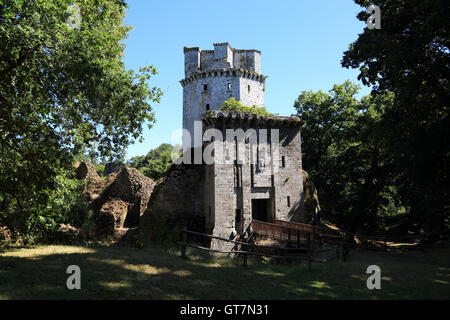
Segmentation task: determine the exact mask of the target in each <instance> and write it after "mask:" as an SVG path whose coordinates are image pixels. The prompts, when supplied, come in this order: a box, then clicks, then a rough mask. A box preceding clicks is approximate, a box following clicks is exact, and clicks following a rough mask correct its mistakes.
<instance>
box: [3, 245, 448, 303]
mask: <svg viewBox="0 0 450 320" xmlns="http://www.w3.org/2000/svg"><path fill="white" fill-rule="evenodd" d="M188 255H189V257H190V258H189V260H187V261H185V260H183V259H181V258H180V257H179V252H177V251H174V252H170V251H163V250H161V249H157V248H146V249H137V248H130V247H77V246H36V247H30V248H14V249H11V248H5V247H3V248H2V247H0V299H96V298H97V299H449V298H450V250H449V246H448V244H447V245H445V246H443V247H437V248H432V249H426V250H422V251H410V252H403V253H389V252H371V251H362V250H353V251H351V252H350V255H349V257H348V259H347V261H346V262H345V263H344V264H341V265H339V264H337V262H335V261H330V262H328V263H316V264H313V267H312V270H311V271H309V272H308V270H307V267H306V266H304V265H301V264H300V263H298V264H291V265H274V264H270V265H267V264H259V263H257V262H255V261H252V260H249V266H248V267H247V268H244V267H242V266H241V265H240V261H233V260H232V259H226V258H214V257H209V256H204V255H200V254H199V253H198V251H189V250H188ZM372 264H375V265H378V266H380V268H381V276H382V281H381V290H368V289H367V287H366V279H367V277H368V276H369V275H366V274H365V271H366V268H367V266H369V265H372ZM69 265H78V266H80V268H81V290H68V289H67V288H66V280H67V277H68V276H69V275H68V274H66V269H67V267H68V266H69Z"/></svg>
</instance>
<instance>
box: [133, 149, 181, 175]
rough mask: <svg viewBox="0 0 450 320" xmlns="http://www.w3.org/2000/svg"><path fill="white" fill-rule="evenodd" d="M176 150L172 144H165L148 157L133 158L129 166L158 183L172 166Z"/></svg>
mask: <svg viewBox="0 0 450 320" xmlns="http://www.w3.org/2000/svg"><path fill="white" fill-rule="evenodd" d="M175 150H176V147H174V146H172V145H171V144H168V143H163V144H161V145H160V146H159V147H158V148H156V149H153V150H150V151H149V152H148V153H147V155H146V156H137V157H133V158H131V159H130V161H129V163H128V164H129V165H130V166H131V167H133V168H136V169H138V170H139V171H140V172H142V174H144V175H145V176H147V177H149V178H151V179H153V181H158V180H159V179H161V178H162V177H163V176H164V174H165V173H166V172H167V170H169V168H170V167H171V166H172V152H174V151H175Z"/></svg>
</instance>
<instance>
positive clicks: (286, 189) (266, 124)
mask: <svg viewBox="0 0 450 320" xmlns="http://www.w3.org/2000/svg"><path fill="white" fill-rule="evenodd" d="M202 118H203V123H204V130H207V129H211V128H214V129H217V130H218V132H220V133H221V136H220V135H218V136H215V138H214V139H213V140H211V142H209V143H211V144H213V145H214V155H215V157H216V158H215V163H214V164H212V165H209V166H208V167H207V169H206V171H205V172H206V174H205V176H204V184H205V186H208V187H207V189H205V203H207V204H208V206H207V207H206V206H205V217H206V225H207V229H208V232H210V233H212V234H213V235H216V236H219V237H223V238H232V237H233V236H234V235H236V234H237V233H242V232H243V231H245V230H246V229H247V227H248V226H249V225H250V223H251V221H252V219H253V217H252V213H253V211H254V210H253V208H252V206H253V204H252V203H253V200H263V201H264V203H265V210H266V211H267V212H266V213H267V215H266V217H265V218H264V219H265V220H266V221H269V222H271V221H274V220H287V221H303V219H304V217H303V215H304V214H303V205H302V204H303V184H302V162H301V141H300V127H301V124H302V122H301V121H300V119H299V118H297V117H279V116H259V115H253V114H246V113H240V112H219V111H211V112H208V113H205V114H204V115H203V116H202ZM236 129H241V130H242V132H243V133H245V134H246V135H247V137H248V139H246V138H244V139H242V140H241V141H238V140H233V139H232V138H231V139H230V137H229V136H228V137H227V130H236ZM271 129H274V130H277V134H275V131H273V133H274V134H273V139H274V140H272V136H271V131H270V130H271ZM252 130H253V131H252ZM263 132H265V133H263ZM251 133H257V138H256V139H255V137H253V138H252V136H251ZM266 135H267V140H266V139H264V136H266ZM227 138H228V140H226V139H227ZM277 141H278V150H279V153H277V152H275V151H276V150H277V149H276V142H277ZM236 150H238V151H237V152H236ZM264 153H265V156H264ZM236 154H238V157H236ZM270 155H272V157H270ZM221 156H223V158H220V157H221ZM220 159H222V161H220ZM252 159H253V160H252ZM236 160H237V162H235V161H236ZM240 162H241V163H242V164H239V163H240ZM237 172H238V173H237ZM211 246H212V247H215V248H220V249H229V247H230V244H227V243H224V242H222V241H212V243H211Z"/></svg>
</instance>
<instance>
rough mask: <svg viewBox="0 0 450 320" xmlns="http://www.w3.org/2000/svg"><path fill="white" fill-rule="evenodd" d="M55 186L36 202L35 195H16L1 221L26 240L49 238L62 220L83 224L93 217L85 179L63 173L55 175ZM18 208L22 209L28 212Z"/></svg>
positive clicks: (28, 241)
mask: <svg viewBox="0 0 450 320" xmlns="http://www.w3.org/2000/svg"><path fill="white" fill-rule="evenodd" d="M54 183H55V188H54V189H50V190H45V193H46V196H47V201H46V202H44V203H37V204H36V203H34V201H33V200H32V199H30V200H28V201H25V200H24V199H19V198H17V199H14V200H15V201H14V200H13V201H12V202H10V203H9V205H8V206H7V207H5V208H4V209H5V210H2V211H1V212H0V224H1V225H6V226H8V227H9V228H11V229H12V230H13V232H14V233H15V235H16V236H19V237H21V238H22V239H23V240H25V242H27V243H34V242H37V241H48V240H49V239H51V238H53V235H54V234H55V233H56V231H57V230H58V228H59V225H60V224H61V223H70V224H72V225H74V226H75V227H81V226H83V224H85V223H86V221H88V220H89V219H90V217H91V212H90V210H89V208H88V205H87V203H86V200H85V195H84V182H83V181H79V180H77V179H71V178H68V177H67V176H65V175H64V174H63V173H60V174H58V175H57V176H56V177H55V178H54ZM19 210H23V211H22V212H25V213H26V214H18V213H22V212H21V211H19Z"/></svg>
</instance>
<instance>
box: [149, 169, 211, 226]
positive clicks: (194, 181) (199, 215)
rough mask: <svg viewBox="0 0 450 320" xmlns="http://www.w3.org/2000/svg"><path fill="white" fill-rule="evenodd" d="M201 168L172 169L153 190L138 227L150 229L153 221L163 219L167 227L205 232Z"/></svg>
mask: <svg viewBox="0 0 450 320" xmlns="http://www.w3.org/2000/svg"><path fill="white" fill-rule="evenodd" d="M202 177H203V166H202V165H185V164H180V165H175V164H174V165H172V167H171V168H170V169H169V171H168V172H167V173H166V175H165V176H164V178H163V179H162V181H161V182H159V183H158V185H157V186H156V187H155V188H154V191H153V193H152V196H151V198H150V201H149V203H148V207H147V209H146V211H145V212H144V214H143V216H142V217H141V227H142V228H143V229H150V228H151V223H152V221H153V219H152V218H154V217H155V216H157V217H164V219H166V221H167V223H168V224H169V225H178V226H182V225H184V226H186V227H187V228H189V229H190V230H197V231H200V232H204V231H205V218H204V210H203V183H202Z"/></svg>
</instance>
